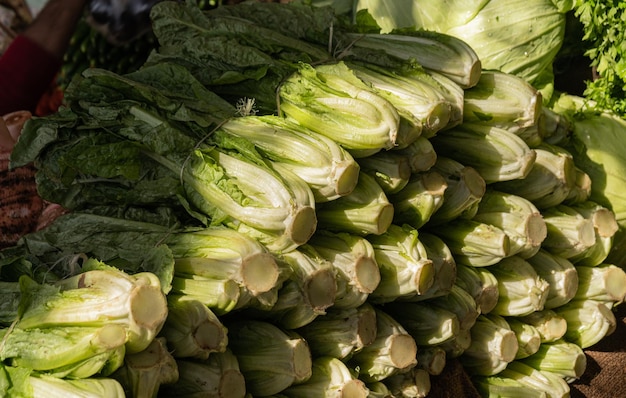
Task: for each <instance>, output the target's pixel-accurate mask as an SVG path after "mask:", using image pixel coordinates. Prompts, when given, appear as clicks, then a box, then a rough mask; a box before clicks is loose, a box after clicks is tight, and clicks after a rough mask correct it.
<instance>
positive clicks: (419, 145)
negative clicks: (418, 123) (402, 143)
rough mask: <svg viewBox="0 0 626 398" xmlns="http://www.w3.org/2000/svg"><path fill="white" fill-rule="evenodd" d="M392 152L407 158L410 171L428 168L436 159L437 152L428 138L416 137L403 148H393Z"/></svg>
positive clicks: (416, 171) (418, 171)
mask: <svg viewBox="0 0 626 398" xmlns="http://www.w3.org/2000/svg"><path fill="white" fill-rule="evenodd" d="M394 152H398V153H399V154H400V155H402V156H404V157H406V158H407V160H408V162H409V166H410V168H411V173H420V172H423V171H428V170H430V168H431V167H433V166H434V165H435V162H436V161H437V152H435V148H433V144H432V143H431V142H430V140H429V139H428V138H425V137H422V136H420V137H418V138H417V139H416V140H415V141H413V142H412V143H411V144H409V145H408V146H406V147H405V148H401V149H398V148H395V149H394Z"/></svg>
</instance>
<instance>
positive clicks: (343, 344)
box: [297, 303, 376, 360]
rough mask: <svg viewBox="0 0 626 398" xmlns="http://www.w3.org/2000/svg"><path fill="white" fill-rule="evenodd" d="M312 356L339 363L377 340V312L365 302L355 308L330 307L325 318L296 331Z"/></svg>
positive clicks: (316, 319)
mask: <svg viewBox="0 0 626 398" xmlns="http://www.w3.org/2000/svg"><path fill="white" fill-rule="evenodd" d="M297 332H298V334H300V335H301V336H302V337H304V339H305V340H306V341H307V342H308V343H309V346H310V348H311V353H312V354H313V355H314V356H316V357H319V356H330V357H334V358H338V359H341V360H347V359H349V358H350V357H351V356H352V355H353V354H354V353H356V352H358V351H361V350H362V349H363V348H364V347H366V346H368V345H370V344H372V343H373V342H374V339H375V338H376V311H375V310H374V307H373V306H372V305H370V304H368V303H364V304H363V305H361V306H360V307H358V308H348V309H335V308H329V309H328V311H327V312H326V315H324V316H322V317H318V318H315V319H314V320H313V321H312V322H311V323H309V324H308V325H305V326H303V327H301V328H298V329H297Z"/></svg>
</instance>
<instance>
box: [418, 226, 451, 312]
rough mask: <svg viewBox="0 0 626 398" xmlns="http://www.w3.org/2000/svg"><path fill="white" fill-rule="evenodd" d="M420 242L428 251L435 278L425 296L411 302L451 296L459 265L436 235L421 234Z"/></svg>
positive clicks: (423, 232) (424, 232) (421, 232)
mask: <svg viewBox="0 0 626 398" xmlns="http://www.w3.org/2000/svg"><path fill="white" fill-rule="evenodd" d="M419 240H420V242H422V245H423V246H424V248H425V249H426V256H427V257H428V259H430V260H431V261H432V262H433V269H434V272H435V276H434V281H433V284H432V286H431V287H430V288H429V289H428V290H426V292H425V293H424V294H422V295H420V296H416V297H413V298H411V299H409V300H429V299H431V298H434V297H440V296H445V295H447V294H449V293H450V290H451V289H452V286H454V284H455V281H456V279H457V278H456V276H457V274H456V267H457V265H456V261H455V260H454V256H453V255H452V252H451V251H450V248H449V247H448V246H447V245H446V244H445V242H444V241H443V240H441V239H440V238H438V237H437V236H436V235H433V234H431V233H428V232H426V231H420V232H419Z"/></svg>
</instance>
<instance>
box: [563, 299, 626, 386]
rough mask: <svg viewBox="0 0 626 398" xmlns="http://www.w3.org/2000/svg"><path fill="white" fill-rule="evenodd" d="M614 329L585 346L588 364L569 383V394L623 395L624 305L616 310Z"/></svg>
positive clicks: (625, 359)
mask: <svg viewBox="0 0 626 398" xmlns="http://www.w3.org/2000/svg"><path fill="white" fill-rule="evenodd" d="M615 318H616V320H617V327H616V330H615V332H613V333H612V334H611V335H609V336H607V337H605V338H604V339H602V340H601V341H600V342H599V343H597V344H595V345H594V346H591V347H589V348H587V349H586V350H585V354H586V355H587V368H586V370H585V373H584V374H583V376H582V377H581V378H580V379H579V380H576V381H575V382H574V383H572V384H571V397H572V398H581V397H589V398H621V397H626V305H619V306H618V307H617V308H616V311H615Z"/></svg>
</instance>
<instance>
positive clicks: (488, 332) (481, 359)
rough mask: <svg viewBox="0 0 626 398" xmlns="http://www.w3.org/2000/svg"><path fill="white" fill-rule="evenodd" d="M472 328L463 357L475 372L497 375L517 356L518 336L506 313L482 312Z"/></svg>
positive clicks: (469, 371) (466, 364)
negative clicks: (469, 341)
mask: <svg viewBox="0 0 626 398" xmlns="http://www.w3.org/2000/svg"><path fill="white" fill-rule="evenodd" d="M470 332H471V335H472V340H471V344H470V346H469V347H468V348H467V349H466V350H465V352H463V355H461V357H460V360H461V363H462V364H463V366H464V368H465V369H466V370H467V371H468V373H470V374H471V375H480V376H493V375H495V374H498V373H500V372H501V371H502V370H504V369H505V368H506V367H507V365H508V364H509V363H510V362H511V361H513V360H514V359H515V355H516V354H517V351H518V348H519V346H518V343H517V337H516V336H515V332H513V331H512V330H511V328H510V326H509V324H508V323H507V322H506V320H505V319H504V318H503V317H501V316H499V315H494V314H485V315H480V316H479V317H478V319H477V320H476V324H475V325H474V327H473V328H472V329H471V331H470Z"/></svg>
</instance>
